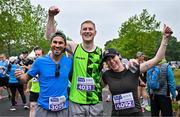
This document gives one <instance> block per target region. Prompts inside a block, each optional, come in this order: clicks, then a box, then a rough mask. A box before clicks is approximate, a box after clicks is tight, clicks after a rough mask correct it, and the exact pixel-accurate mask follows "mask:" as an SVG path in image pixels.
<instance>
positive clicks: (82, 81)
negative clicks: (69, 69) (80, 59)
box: [77, 77, 95, 91]
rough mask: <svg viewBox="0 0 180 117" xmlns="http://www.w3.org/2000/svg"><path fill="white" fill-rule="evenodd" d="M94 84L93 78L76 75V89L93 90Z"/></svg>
mask: <svg viewBox="0 0 180 117" xmlns="http://www.w3.org/2000/svg"><path fill="white" fill-rule="evenodd" d="M94 84H95V83H94V79H93V78H82V77H78V81H77V89H78V90H81V91H94V89H95V85H94Z"/></svg>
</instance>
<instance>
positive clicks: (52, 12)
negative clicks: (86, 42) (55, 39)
mask: <svg viewBox="0 0 180 117" xmlns="http://www.w3.org/2000/svg"><path fill="white" fill-rule="evenodd" d="M59 12H60V9H59V8H58V7H56V6H51V7H50V8H49V11H48V21H47V25H46V38H47V39H49V40H50V36H51V34H52V33H54V32H55V31H56V26H55V20H54V16H56V15H57V14H58V13H59Z"/></svg>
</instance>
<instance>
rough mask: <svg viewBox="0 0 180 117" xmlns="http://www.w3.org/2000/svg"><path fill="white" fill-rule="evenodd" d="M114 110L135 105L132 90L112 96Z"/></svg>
mask: <svg viewBox="0 0 180 117" xmlns="http://www.w3.org/2000/svg"><path fill="white" fill-rule="evenodd" d="M113 102H114V106H115V110H122V109H128V108H133V107H135V103H134V98H133V94H132V92H130V93H123V94H119V95H114V96H113Z"/></svg>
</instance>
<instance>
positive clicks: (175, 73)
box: [174, 69, 180, 85]
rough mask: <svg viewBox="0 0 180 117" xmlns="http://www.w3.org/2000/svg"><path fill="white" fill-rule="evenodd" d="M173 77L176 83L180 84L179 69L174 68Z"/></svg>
mask: <svg viewBox="0 0 180 117" xmlns="http://www.w3.org/2000/svg"><path fill="white" fill-rule="evenodd" d="M174 78H175V81H176V85H180V69H175V70H174Z"/></svg>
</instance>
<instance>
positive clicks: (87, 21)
mask: <svg viewBox="0 0 180 117" xmlns="http://www.w3.org/2000/svg"><path fill="white" fill-rule="evenodd" d="M86 23H91V24H92V25H93V26H94V28H95V29H96V25H95V23H94V22H93V21H91V20H86V21H84V22H83V23H81V27H82V25H83V24H86Z"/></svg>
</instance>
